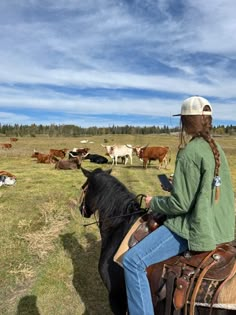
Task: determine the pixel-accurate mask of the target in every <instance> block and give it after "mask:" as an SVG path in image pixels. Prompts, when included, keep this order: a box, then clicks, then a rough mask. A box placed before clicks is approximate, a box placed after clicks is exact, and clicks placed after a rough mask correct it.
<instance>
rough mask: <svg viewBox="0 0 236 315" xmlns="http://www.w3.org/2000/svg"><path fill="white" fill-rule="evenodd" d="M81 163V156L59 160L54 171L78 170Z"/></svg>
mask: <svg viewBox="0 0 236 315" xmlns="http://www.w3.org/2000/svg"><path fill="white" fill-rule="evenodd" d="M81 163H82V156H81V155H78V156H76V157H73V158H70V159H68V160H59V161H57V162H56V164H55V169H57V170H75V169H78V168H80V166H81Z"/></svg>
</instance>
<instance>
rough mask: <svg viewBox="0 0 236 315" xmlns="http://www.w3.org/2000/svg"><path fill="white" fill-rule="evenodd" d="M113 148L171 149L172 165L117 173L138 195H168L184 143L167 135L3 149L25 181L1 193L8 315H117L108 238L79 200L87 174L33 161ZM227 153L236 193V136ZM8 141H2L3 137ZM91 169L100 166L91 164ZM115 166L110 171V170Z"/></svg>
mask: <svg viewBox="0 0 236 315" xmlns="http://www.w3.org/2000/svg"><path fill="white" fill-rule="evenodd" d="M104 138H106V139H108V141H109V143H117V144H118V143H122V144H125V143H130V144H133V145H145V144H149V145H168V146H170V147H171V157H172V160H171V164H170V167H169V169H168V170H164V171H163V170H161V171H160V170H157V168H156V165H155V163H154V162H152V164H151V166H150V167H149V168H148V169H147V170H144V169H143V168H142V164H141V162H140V161H139V160H138V158H137V157H135V156H134V157H133V165H132V166H130V164H129V163H128V164H127V165H126V166H124V165H121V164H119V165H118V166H114V167H113V171H112V174H113V175H114V176H116V177H117V178H119V180H121V181H122V182H123V183H124V184H125V185H126V186H127V187H128V189H130V190H131V191H133V192H134V193H135V194H140V193H144V194H163V191H162V190H161V188H160V185H159V183H158V181H157V178H156V175H157V174H158V173H160V172H165V173H167V174H171V173H173V171H174V162H175V154H176V150H177V145H178V137H175V136H167V135H159V136H155V135H150V136H148V135H146V136H141V135H138V136H136V135H122V136H117V135H114V136H113V135H110V136H103V137H90V138H88V139H89V141H93V142H94V143H88V144H86V145H83V144H81V143H80V140H81V139H82V138H81V139H80V138H48V137H36V138H20V139H19V141H18V142H17V143H16V144H14V146H13V149H12V150H8V151H7V150H0V161H1V167H0V169H1V170H7V171H9V172H11V173H13V174H15V175H16V177H17V183H16V185H15V186H9V187H6V186H2V187H0V200H1V203H0V244H1V251H0V279H1V282H0V314H1V315H13V314H17V315H23V314H25V315H26V314H27V315H29V314H31V315H36V314H37V315H38V314H40V315H54V314H55V315H70V314H71V315H82V314H84V315H85V314H89V315H109V314H111V312H110V310H109V306H108V301H107V292H106V289H105V288H104V286H103V284H102V282H101V280H100V277H99V274H98V271H97V263H98V259H99V252H100V236H99V231H98V228H97V226H96V225H91V226H88V227H86V228H85V227H84V226H83V224H84V223H85V222H86V223H88V222H92V221H94V219H93V218H91V219H89V220H87V219H84V218H82V217H81V216H80V214H79V211H78V200H79V196H80V193H81V186H82V184H83V183H84V181H85V178H84V176H83V174H82V172H81V171H80V170H75V171H58V170H55V169H54V165H53V164H38V163H36V162H35V160H33V159H31V157H30V156H31V154H32V153H33V150H34V149H37V150H39V151H41V152H42V153H48V151H49V149H50V148H55V149H57V148H64V147H67V148H69V149H72V148H73V147H82V146H88V147H89V148H90V152H91V153H98V154H103V155H104V148H102V146H101V144H103V143H104ZM217 141H219V142H220V143H221V145H222V146H223V148H224V149H225V152H226V155H227V157H228V160H229V165H230V169H231V173H232V180H233V186H234V191H235V192H236V144H235V143H236V142H235V138H234V137H228V138H223V137H222V138H217ZM1 142H4V141H2V139H1ZM83 167H85V168H87V169H94V168H96V167H98V165H96V164H93V163H90V162H89V161H84V162H83ZM110 167H111V164H110V163H109V164H108V165H104V166H103V168H104V169H108V168H110Z"/></svg>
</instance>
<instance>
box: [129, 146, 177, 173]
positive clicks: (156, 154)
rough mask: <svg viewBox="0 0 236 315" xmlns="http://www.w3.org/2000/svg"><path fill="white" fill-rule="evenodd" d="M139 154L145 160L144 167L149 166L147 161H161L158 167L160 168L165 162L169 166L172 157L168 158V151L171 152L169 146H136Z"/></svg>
mask: <svg viewBox="0 0 236 315" xmlns="http://www.w3.org/2000/svg"><path fill="white" fill-rule="evenodd" d="M134 150H135V152H136V154H137V156H138V157H139V158H140V159H141V160H142V161H143V167H144V168H147V162H149V163H150V161H156V160H158V161H159V166H158V168H159V169H160V168H161V167H162V166H163V164H164V166H165V168H167V165H168V163H169V162H170V160H171V158H170V157H169V159H168V153H170V149H169V147H148V146H145V147H139V146H137V147H135V148H134Z"/></svg>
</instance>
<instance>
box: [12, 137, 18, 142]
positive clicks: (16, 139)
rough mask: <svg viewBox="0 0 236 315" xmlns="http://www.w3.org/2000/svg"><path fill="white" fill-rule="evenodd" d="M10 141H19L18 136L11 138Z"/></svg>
mask: <svg viewBox="0 0 236 315" xmlns="http://www.w3.org/2000/svg"><path fill="white" fill-rule="evenodd" d="M10 141H11V142H16V141H18V138H10Z"/></svg>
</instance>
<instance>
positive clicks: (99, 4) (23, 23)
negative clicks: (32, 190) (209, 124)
mask: <svg viewBox="0 0 236 315" xmlns="http://www.w3.org/2000/svg"><path fill="white" fill-rule="evenodd" d="M235 9H236V3H235V1H233V0H224V1H223V0H214V1H213V0H209V1H203V0H199V1H197V2H196V1H194V0H186V1H180V2H179V3H178V4H176V3H175V2H174V1H171V0H170V1H167V0H166V1H158V2H157V1H155V0H142V1H141V0H136V1H132V2H128V1H125V0H123V1H121V0H120V1H115V0H113V1H108V0H96V1H95V0H86V1H84V0H83V1H82V0H58V1H53V0H40V1H39V0H21V1H17V0H10V1H2V2H1V3H0V25H1V27H0V36H1V42H0V48H1V49H0V60H1V67H0V110H2V111H3V110H4V111H5V112H6V109H7V110H9V111H12V112H13V111H14V109H15V108H16V109H19V108H25V109H30V108H32V110H34V109H42V110H47V111H50V112H51V113H54V112H55V110H56V109H58V110H64V111H65V113H66V112H68V113H71V112H76V113H78V114H79V113H83V114H84V113H86V112H87V113H88V112H92V113H97V114H109V113H115V114H119V113H121V114H129V115H132V113H137V112H138V113H139V114H141V115H150V114H153V115H161V114H162V112H163V106H165V107H164V108H165V109H166V111H167V112H168V115H169V113H171V112H176V110H178V108H179V107H180V104H181V101H182V100H183V98H184V97H187V96H189V95H193V94H198V95H203V96H205V97H207V98H209V99H210V100H211V99H213V101H214V104H213V105H214V106H215V115H216V118H222V119H232V117H233V116H234V117H236V115H235V105H234V104H235V102H236V91H235V85H236V79H235V78H236V76H235V61H234V55H235V51H236V42H235V41H234V39H233V36H234V33H235V29H236V23H235V14H234V12H235ZM72 89H73V91H71V90H72ZM84 89H86V90H87V93H83V90H84ZM96 89H105V91H104V93H103V94H102V95H101V94H100V96H96V97H95V96H94V97H92V95H94V94H95V95H96ZM123 89H125V90H126V91H127V90H131V91H132V93H130V95H129V97H128V96H127V94H125V93H123ZM135 90H136V91H137V92H138V93H137V94H136V93H135ZM89 91H90V92H91V93H89ZM142 91H145V93H143V94H142ZM149 91H150V93H151V94H150V95H149ZM100 93H101V92H100ZM159 94H161V96H159ZM131 95H132V96H131ZM174 96H175V98H174ZM222 103H224V104H225V105H224V110H223V109H222V106H221V104H222ZM37 118H39V117H37ZM26 119H27V117H26ZM35 119H36V118H35ZM52 119H53V116H52Z"/></svg>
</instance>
